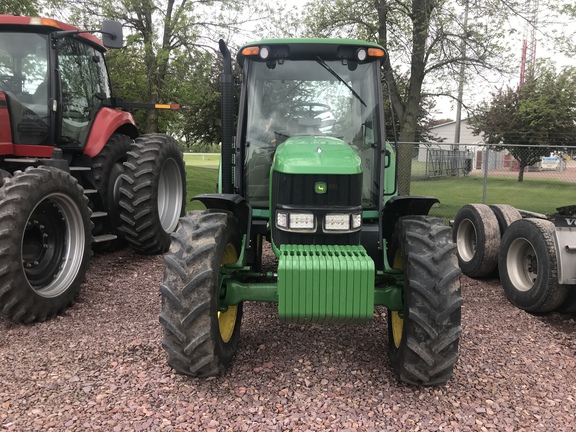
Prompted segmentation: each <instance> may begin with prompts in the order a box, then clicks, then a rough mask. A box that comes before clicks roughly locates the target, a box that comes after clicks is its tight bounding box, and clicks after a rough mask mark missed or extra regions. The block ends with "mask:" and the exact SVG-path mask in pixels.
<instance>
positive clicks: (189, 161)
mask: <svg viewBox="0 0 576 432" xmlns="http://www.w3.org/2000/svg"><path fill="white" fill-rule="evenodd" d="M184 162H185V163H186V165H193V166H210V167H218V164H219V163H220V153H184Z"/></svg>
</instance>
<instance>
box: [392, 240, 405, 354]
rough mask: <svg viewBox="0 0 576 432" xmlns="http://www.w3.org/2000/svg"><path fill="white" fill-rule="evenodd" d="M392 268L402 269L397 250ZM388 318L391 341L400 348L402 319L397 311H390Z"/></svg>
mask: <svg viewBox="0 0 576 432" xmlns="http://www.w3.org/2000/svg"><path fill="white" fill-rule="evenodd" d="M392 267H393V268H395V269H403V268H404V263H403V261H402V254H401V253H400V250H397V251H396V254H395V255H394V264H393V265H392ZM388 316H389V317H390V326H391V327H392V339H393V342H394V346H395V347H396V348H400V342H401V341H402V329H403V328H404V319H403V318H401V317H400V314H399V313H398V311H390V314H389V315H388Z"/></svg>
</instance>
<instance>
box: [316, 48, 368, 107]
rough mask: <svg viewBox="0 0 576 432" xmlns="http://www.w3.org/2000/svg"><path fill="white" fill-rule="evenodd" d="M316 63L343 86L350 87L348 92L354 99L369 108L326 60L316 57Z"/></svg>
mask: <svg viewBox="0 0 576 432" xmlns="http://www.w3.org/2000/svg"><path fill="white" fill-rule="evenodd" d="M316 61H317V62H318V64H320V66H322V67H323V68H324V69H326V70H327V71H328V72H330V73H331V74H332V76H334V78H336V79H337V80H338V81H340V82H341V83H342V84H344V85H345V86H346V87H348V90H350V91H351V92H352V94H353V95H354V97H355V98H356V99H358V100H359V101H360V102H361V103H362V105H364V106H365V107H366V108H368V105H366V102H364V101H363V100H362V98H361V97H360V95H359V94H358V93H356V92H355V91H354V89H353V88H352V87H350V85H349V84H348V83H347V82H346V81H344V79H343V78H342V77H341V76H340V75H338V74H337V73H336V72H335V71H334V69H332V68H331V67H330V66H329V65H328V64H327V63H326V62H325V61H324V60H322V59H321V58H320V57H319V56H316Z"/></svg>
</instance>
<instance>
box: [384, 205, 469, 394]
mask: <svg viewBox="0 0 576 432" xmlns="http://www.w3.org/2000/svg"><path fill="white" fill-rule="evenodd" d="M398 229H399V236H400V241H399V242H398V244H399V250H398V251H395V252H394V254H395V255H396V259H395V260H394V263H395V264H394V267H398V268H399V267H402V268H403V272H404V293H403V301H404V310H402V311H390V310H389V311H388V347H389V355H390V362H391V363H392V367H393V368H394V370H395V372H396V374H397V375H398V376H399V378H400V380H402V381H404V382H406V383H409V384H415V385H425V386H432V385H439V384H444V383H445V382H446V381H448V380H449V379H450V377H451V376H452V372H453V368H454V364H455V363H456V361H457V359H458V344H459V341H460V333H461V332H462V328H461V326H460V322H461V311H460V307H461V306H462V296H461V293H460V274H461V273H462V272H461V270H460V269H459V268H458V265H457V264H458V262H457V259H456V246H455V245H454V243H453V242H452V238H451V234H450V228H449V227H447V226H445V225H444V223H443V221H442V220H441V219H438V218H430V217H426V216H405V217H402V218H400V222H399V228H398Z"/></svg>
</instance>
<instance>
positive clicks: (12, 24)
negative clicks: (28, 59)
mask: <svg viewBox="0 0 576 432" xmlns="http://www.w3.org/2000/svg"><path fill="white" fill-rule="evenodd" d="M4 30H6V31H23V32H30V33H34V32H37V33H43V34H48V33H52V32H56V31H70V30H72V31H82V30H81V29H79V28H78V27H74V26H72V25H70V24H66V23H64V22H62V21H58V20H55V19H51V18H42V17H26V16H16V15H0V31H4ZM76 37H78V38H80V39H84V40H85V41H87V42H89V43H91V44H92V45H96V46H97V47H98V48H99V49H100V50H102V51H104V50H106V48H105V47H104V45H103V44H102V41H101V40H100V39H98V38H97V37H96V36H94V35H93V34H92V33H80V34H78V35H76Z"/></svg>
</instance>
